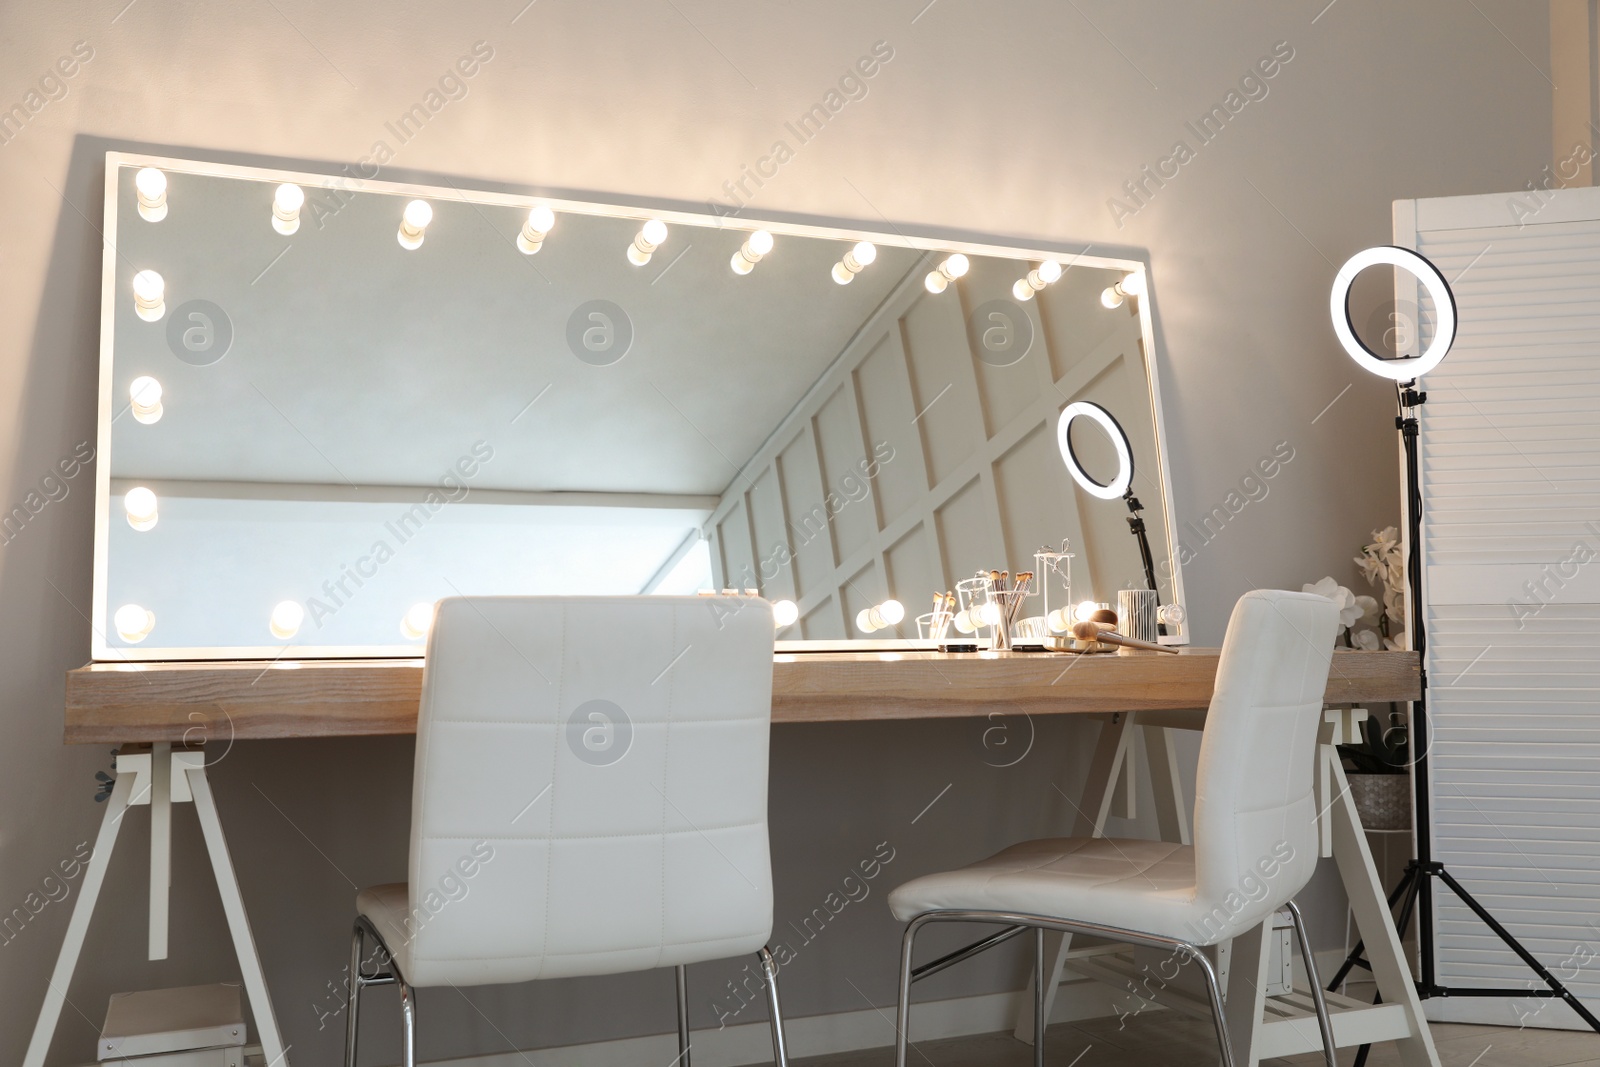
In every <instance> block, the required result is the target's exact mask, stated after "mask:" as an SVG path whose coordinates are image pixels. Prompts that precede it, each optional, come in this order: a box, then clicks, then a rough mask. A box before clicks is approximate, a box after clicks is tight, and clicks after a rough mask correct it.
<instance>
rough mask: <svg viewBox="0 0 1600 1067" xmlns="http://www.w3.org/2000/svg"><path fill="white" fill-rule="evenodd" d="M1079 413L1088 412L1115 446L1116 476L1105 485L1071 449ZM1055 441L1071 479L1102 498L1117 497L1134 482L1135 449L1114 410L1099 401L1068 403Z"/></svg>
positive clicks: (1058, 426) (1058, 425) (1057, 428)
mask: <svg viewBox="0 0 1600 1067" xmlns="http://www.w3.org/2000/svg"><path fill="white" fill-rule="evenodd" d="M1079 415H1087V416H1088V417H1089V418H1091V419H1093V420H1094V421H1095V422H1097V423H1099V424H1100V428H1101V429H1103V430H1105V432H1106V436H1107V437H1109V438H1111V444H1112V447H1114V448H1115V449H1116V450H1117V476H1116V477H1115V478H1113V479H1112V480H1111V481H1110V483H1108V484H1105V485H1102V484H1101V483H1099V482H1097V481H1095V480H1094V479H1093V478H1091V477H1089V472H1088V471H1086V470H1084V469H1083V464H1082V463H1079V462H1078V457H1077V454H1076V453H1074V452H1073V450H1072V434H1071V433H1070V431H1071V429H1072V420H1073V419H1076V418H1077V417H1078V416H1079ZM1056 443H1057V444H1058V445H1060V446H1061V459H1062V462H1064V463H1066V465H1067V471H1068V473H1070V474H1071V475H1072V480H1073V481H1075V482H1077V483H1078V484H1079V485H1081V486H1083V488H1084V491H1086V492H1088V493H1092V494H1093V495H1095V496H1097V497H1099V498H1100V499H1101V500H1115V499H1117V497H1119V496H1122V495H1123V494H1124V493H1126V492H1127V491H1128V486H1130V485H1132V484H1133V450H1132V449H1131V448H1129V447H1128V435H1127V434H1126V433H1123V431H1122V425H1121V424H1120V423H1118V422H1117V420H1116V419H1115V418H1113V417H1112V415H1111V412H1109V411H1107V410H1106V409H1105V408H1103V407H1101V406H1100V405H1099V404H1093V403H1090V402H1089V401H1087V400H1076V401H1073V402H1072V403H1070V404H1068V405H1067V406H1066V408H1065V409H1064V410H1063V411H1062V412H1061V420H1060V421H1059V422H1057V423H1056Z"/></svg>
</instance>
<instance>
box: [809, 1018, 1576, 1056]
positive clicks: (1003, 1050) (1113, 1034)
mask: <svg viewBox="0 0 1600 1067" xmlns="http://www.w3.org/2000/svg"><path fill="white" fill-rule="evenodd" d="M1162 1014H1163V1013H1152V1014H1148V1015H1143V1016H1139V1017H1136V1018H1130V1019H1129V1020H1128V1023H1127V1026H1126V1028H1120V1027H1119V1024H1118V1021H1117V1020H1116V1019H1115V1018H1111V1019H1094V1020H1089V1021H1086V1022H1081V1023H1076V1024H1066V1023H1063V1024H1059V1025H1056V1026H1052V1027H1051V1028H1050V1030H1049V1033H1048V1035H1047V1038H1046V1042H1045V1051H1046V1061H1045V1062H1046V1063H1048V1064H1049V1065H1050V1067H1206V1065H1209V1064H1213V1063H1215V1062H1217V1060H1216V1050H1217V1045H1216V1036H1215V1031H1213V1030H1212V1029H1211V1024H1210V1023H1208V1022H1203V1021H1200V1020H1197V1019H1189V1018H1183V1017H1173V1016H1170V1015H1168V1016H1166V1017H1165V1018H1163V1017H1162ZM1433 1040H1434V1044H1435V1046H1436V1047H1437V1048H1438V1050H1439V1063H1440V1067H1567V1065H1572V1067H1600V1034H1594V1033H1587V1032H1585V1033H1576V1032H1572V1031H1566V1030H1532V1029H1525V1030H1518V1029H1510V1028H1504V1027H1496V1026H1462V1025H1456V1024H1446V1023H1436V1024H1435V1025H1434V1027H1433ZM1354 1059H1355V1050H1354V1049H1344V1050H1341V1051H1340V1058H1339V1062H1340V1063H1341V1064H1345V1065H1348V1064H1350V1063H1352V1062H1353V1061H1354ZM893 1062H894V1051H893V1050H892V1049H872V1050H869V1051H865V1052H851V1053H844V1054H841V1055H838V1056H821V1057H818V1058H816V1059H809V1060H800V1061H797V1063H798V1064H803V1065H804V1067H885V1065H886V1064H892V1063H893ZM1267 1062H1268V1064H1271V1065H1273V1067H1283V1065H1287V1064H1295V1065H1296V1067H1301V1065H1319V1064H1321V1063H1322V1062H1323V1061H1322V1054H1321V1053H1320V1052H1318V1053H1314V1054H1311V1055H1307V1056H1297V1057H1295V1058H1294V1059H1291V1060H1269V1061H1267ZM910 1063H911V1064H913V1065H915V1067H1031V1065H1032V1063H1033V1049H1032V1048H1031V1047H1030V1046H1028V1045H1025V1044H1023V1043H1022V1042H1020V1041H1016V1040H1014V1039H1013V1038H1012V1037H1011V1036H1010V1035H1009V1034H983V1035H979V1036H977V1037H959V1038H950V1039H948V1040H945V1041H927V1042H923V1043H920V1044H918V1045H916V1046H915V1047H914V1050H913V1052H912V1054H911V1057H910ZM1367 1063H1368V1064H1369V1065H1370V1067H1397V1065H1398V1064H1399V1063H1400V1058H1399V1057H1398V1056H1397V1055H1396V1054H1395V1050H1394V1045H1392V1044H1389V1045H1376V1046H1374V1047H1373V1049H1372V1054H1371V1055H1370V1056H1369V1057H1368V1058H1367ZM1263 1067H1266V1065H1263Z"/></svg>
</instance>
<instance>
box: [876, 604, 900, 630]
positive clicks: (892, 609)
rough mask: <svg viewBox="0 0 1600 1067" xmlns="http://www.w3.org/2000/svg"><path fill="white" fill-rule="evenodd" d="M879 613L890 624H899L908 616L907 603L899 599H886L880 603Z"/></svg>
mask: <svg viewBox="0 0 1600 1067" xmlns="http://www.w3.org/2000/svg"><path fill="white" fill-rule="evenodd" d="M878 614H879V615H880V616H882V617H883V621H884V622H886V623H888V624H889V625H890V626H898V625H899V624H900V620H901V619H903V618H905V617H906V608H905V605H904V604H902V603H900V601H898V600H885V601H884V602H883V603H882V604H879V605H878Z"/></svg>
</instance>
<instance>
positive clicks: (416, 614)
mask: <svg viewBox="0 0 1600 1067" xmlns="http://www.w3.org/2000/svg"><path fill="white" fill-rule="evenodd" d="M431 629H433V603H432V601H427V602H423V603H418V604H413V605H411V607H409V608H407V609H406V613H405V614H404V615H403V616H401V618H400V633H401V634H403V635H404V636H405V638H406V639H407V640H408V641H421V640H422V639H423V638H424V637H427V636H428V631H429V630H431Z"/></svg>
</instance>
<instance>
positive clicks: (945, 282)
mask: <svg viewBox="0 0 1600 1067" xmlns="http://www.w3.org/2000/svg"><path fill="white" fill-rule="evenodd" d="M971 265H972V264H971V263H970V262H969V261H968V259H967V257H966V256H964V255H962V254H961V253H960V252H956V253H954V254H953V255H950V256H948V257H946V258H945V261H944V262H943V263H941V264H939V268H938V269H937V270H931V271H929V272H928V276H927V277H926V278H924V279H923V280H922V284H923V285H924V286H925V287H926V288H927V290H928V292H930V293H942V292H944V291H945V289H946V288H948V287H949V285H950V283H951V282H953V281H955V280H956V279H957V278H959V277H961V276H962V275H964V274H966V273H967V270H968V268H969V267H971Z"/></svg>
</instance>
